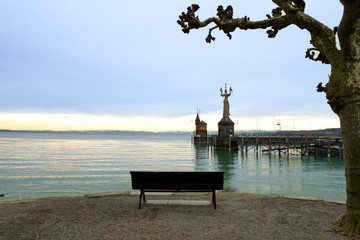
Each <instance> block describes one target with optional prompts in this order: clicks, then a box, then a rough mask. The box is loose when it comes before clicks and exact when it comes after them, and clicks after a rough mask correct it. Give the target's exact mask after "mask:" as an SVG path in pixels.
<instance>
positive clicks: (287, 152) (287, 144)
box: [286, 137, 289, 155]
mask: <svg viewBox="0 0 360 240" xmlns="http://www.w3.org/2000/svg"><path fill="white" fill-rule="evenodd" d="M286 154H287V155H289V137H286Z"/></svg>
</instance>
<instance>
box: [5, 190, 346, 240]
mask: <svg viewBox="0 0 360 240" xmlns="http://www.w3.org/2000/svg"><path fill="white" fill-rule="evenodd" d="M138 197H139V196H138V192H133V191H126V192H116V193H100V194H88V195H85V197H56V198H40V199H33V200H29V201H24V200H23V201H11V202H1V203H0V211H1V212H2V218H1V220H0V236H1V237H2V238H3V239H334V240H336V239H349V238H347V237H344V236H341V235H338V234H336V233H334V232H331V231H328V229H329V228H330V227H331V221H332V220H333V219H335V218H336V217H338V216H339V215H340V214H341V213H343V211H344V210H345V208H346V206H345V204H343V203H338V202H328V201H322V200H319V199H315V198H308V199H305V198H302V197H300V198H295V197H291V196H287V197H285V196H280V195H266V194H245V193H221V192H219V193H217V205H218V209H217V210H214V209H213V208H212V207H211V205H206V206H192V205H180V204H178V205H166V204H157V205H153V204H150V203H145V204H144V205H143V208H142V209H138ZM164 199H165V200H169V199H170V200H184V199H185V200H189V201H203V200H210V199H211V194H207V193H205V194H204V193H201V194H193V193H192V194H184V193H181V194H171V195H161V194H154V195H150V194H149V195H148V197H147V200H164Z"/></svg>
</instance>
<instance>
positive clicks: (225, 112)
mask: <svg viewBox="0 0 360 240" xmlns="http://www.w3.org/2000/svg"><path fill="white" fill-rule="evenodd" d="M220 92H221V94H220V95H221V96H222V97H225V98H224V109H223V117H229V116H230V105H229V100H228V97H230V96H231V93H232V89H231V87H230V89H229V93H228V92H227V89H226V83H225V93H224V94H223V90H222V88H220Z"/></svg>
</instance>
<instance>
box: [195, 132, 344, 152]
mask: <svg viewBox="0 0 360 240" xmlns="http://www.w3.org/2000/svg"><path fill="white" fill-rule="evenodd" d="M192 141H193V143H194V144H206V145H208V146H211V147H214V148H215V149H223V150H226V149H228V150H239V151H242V152H244V151H245V152H247V151H250V150H252V151H255V152H265V153H278V154H295V155H304V156H308V155H314V156H328V157H343V149H342V139H341V137H334V136H303V135H300V136H248V135H243V136H229V137H228V138H219V137H218V135H208V136H206V137H205V136H198V135H193V137H192Z"/></svg>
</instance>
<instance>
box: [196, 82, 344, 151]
mask: <svg viewBox="0 0 360 240" xmlns="http://www.w3.org/2000/svg"><path fill="white" fill-rule="evenodd" d="M232 92H233V90H232V88H231V87H230V89H229V91H228V90H227V86H226V84H225V90H224V91H223V89H222V88H220V96H221V97H224V101H223V117H222V118H221V120H220V121H219V122H218V134H217V135H208V133H207V123H206V122H204V121H202V120H200V116H199V111H197V115H196V119H195V132H194V135H193V137H192V142H193V143H194V144H207V145H208V146H212V147H214V148H215V149H219V150H221V149H229V150H240V151H242V152H243V151H245V152H247V151H249V150H251V149H254V151H256V152H266V153H278V154H295V155H305V156H308V155H315V156H328V157H343V149H342V139H341V137H340V135H339V134H338V135H335V136H330V135H327V134H326V133H325V134H324V133H323V134H319V135H314V132H310V133H309V132H301V131H299V132H296V135H294V132H291V131H285V132H283V133H282V135H280V132H277V133H276V132H275V133H273V134H275V135H269V136H262V135H261V136H259V135H256V136H249V135H247V134H245V135H236V133H235V131H234V122H233V121H232V120H231V119H230V104H229V100H228V98H229V97H230V96H231V93H232ZM279 124H280V123H279ZM286 134H288V135H286Z"/></svg>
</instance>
